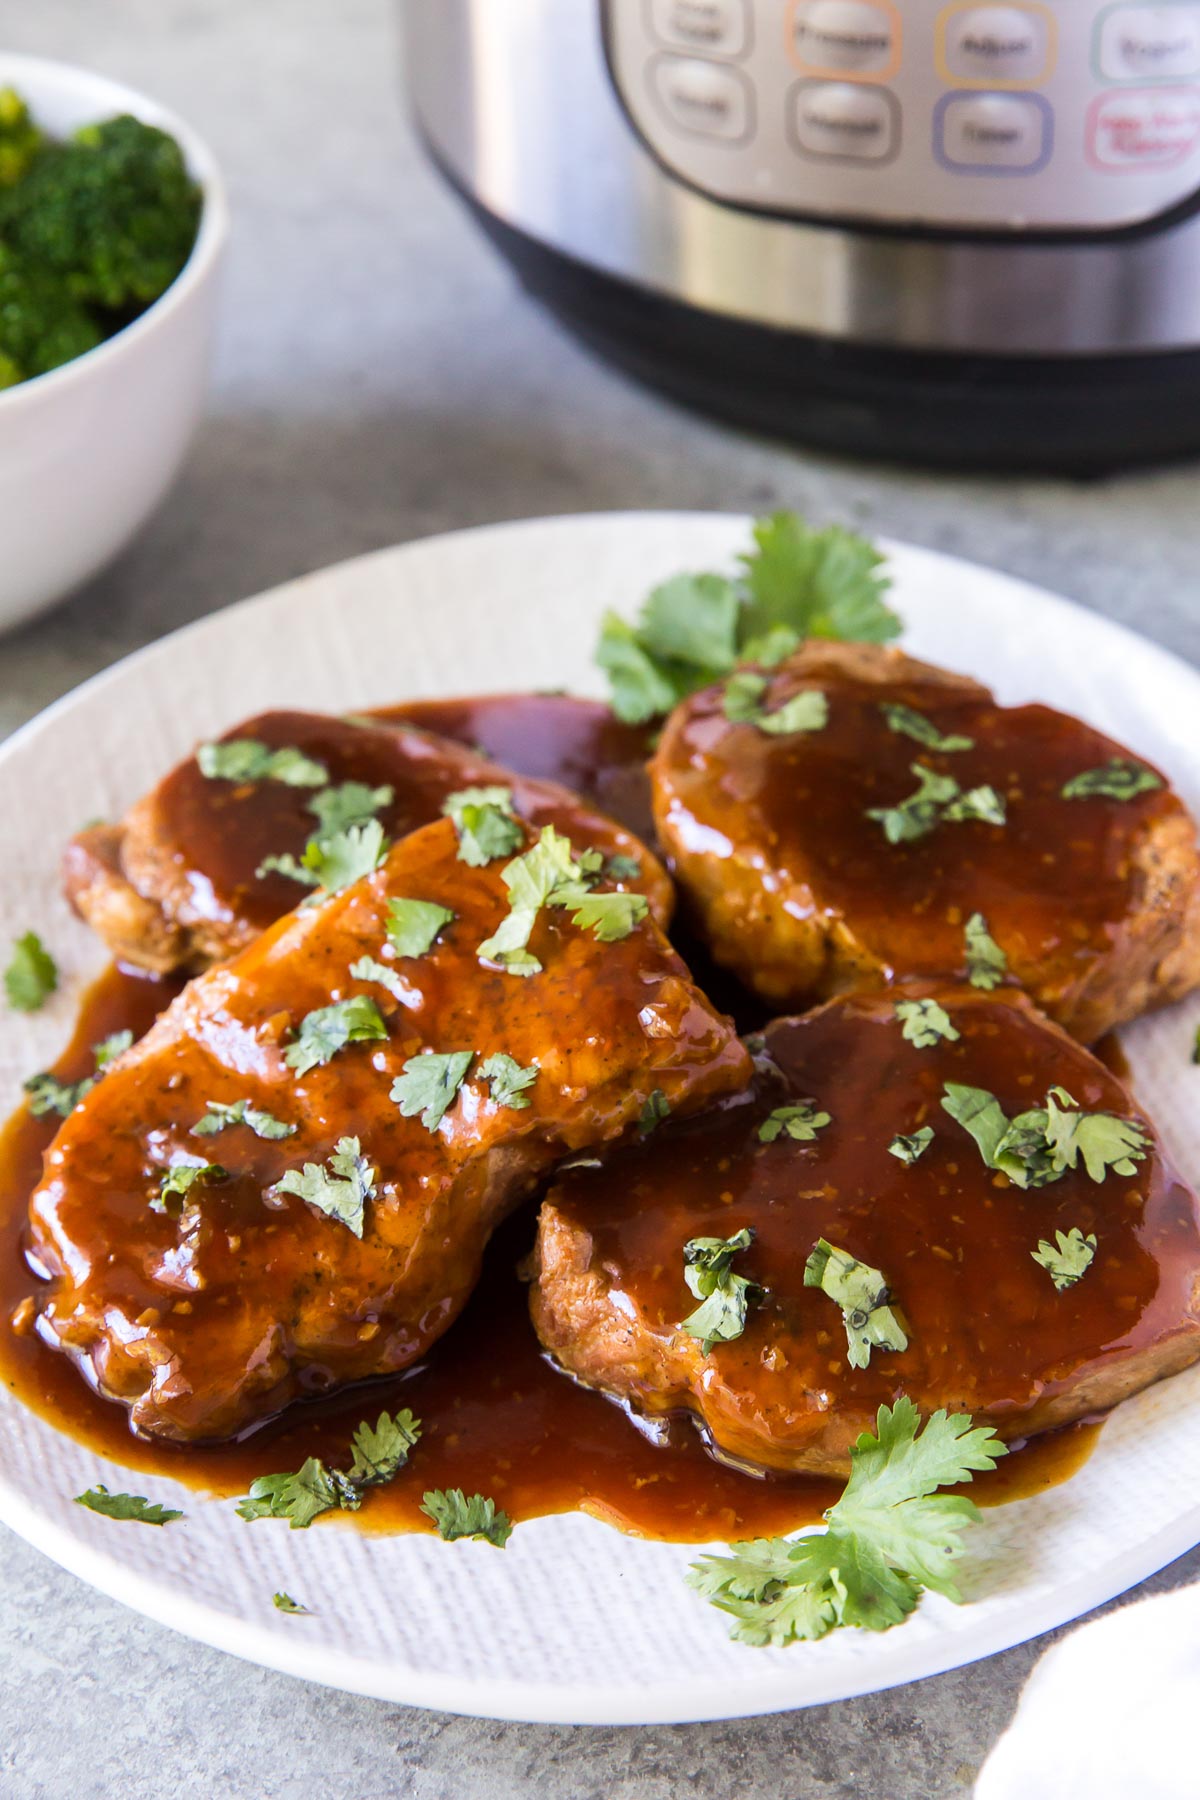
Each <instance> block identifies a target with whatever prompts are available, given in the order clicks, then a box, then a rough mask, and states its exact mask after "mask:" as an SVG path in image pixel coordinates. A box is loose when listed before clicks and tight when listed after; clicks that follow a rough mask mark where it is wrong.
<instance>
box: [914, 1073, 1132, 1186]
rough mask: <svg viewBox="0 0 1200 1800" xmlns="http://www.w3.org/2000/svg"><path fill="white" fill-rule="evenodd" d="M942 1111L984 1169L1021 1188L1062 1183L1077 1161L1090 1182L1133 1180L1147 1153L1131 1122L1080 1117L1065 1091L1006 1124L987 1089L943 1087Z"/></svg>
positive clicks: (1101, 1115) (1099, 1115)
mask: <svg viewBox="0 0 1200 1800" xmlns="http://www.w3.org/2000/svg"><path fill="white" fill-rule="evenodd" d="M942 1106H943V1108H944V1110H945V1111H946V1112H948V1113H949V1115H950V1117H951V1118H952V1119H954V1120H955V1121H956V1122H957V1123H958V1124H959V1125H961V1126H963V1128H964V1130H966V1131H968V1132H969V1133H970V1135H971V1136H972V1137H973V1138H974V1139H975V1143H976V1145H977V1147H978V1149H979V1154H980V1156H981V1157H982V1159H983V1161H984V1163H985V1164H986V1165H987V1167H988V1168H989V1169H998V1170H1000V1171H1001V1173H1002V1174H1005V1175H1007V1176H1008V1178H1009V1180H1010V1181H1011V1182H1012V1183H1013V1185H1014V1186H1015V1187H1020V1188H1038V1187H1045V1186H1047V1184H1048V1183H1050V1182H1053V1181H1059V1180H1061V1179H1062V1177H1063V1176H1064V1175H1065V1174H1066V1173H1067V1170H1068V1169H1074V1168H1075V1167H1076V1166H1077V1163H1078V1160H1079V1158H1080V1157H1081V1156H1082V1158H1083V1164H1084V1168H1085V1169H1086V1170H1087V1173H1088V1174H1089V1175H1090V1176H1091V1178H1092V1180H1093V1181H1096V1182H1101V1181H1103V1180H1104V1178H1105V1176H1106V1175H1107V1173H1108V1171H1109V1169H1112V1171H1113V1172H1114V1174H1117V1175H1127V1176H1128V1175H1133V1174H1135V1173H1136V1172H1137V1164H1138V1163H1139V1162H1141V1161H1142V1159H1143V1158H1144V1157H1145V1155H1146V1153H1147V1151H1148V1149H1149V1147H1150V1140H1149V1138H1148V1137H1147V1136H1146V1133H1145V1132H1144V1131H1143V1130H1142V1128H1141V1126H1140V1125H1138V1124H1137V1123H1136V1122H1135V1121H1134V1120H1133V1119H1122V1118H1119V1117H1118V1116H1117V1115H1116V1114H1115V1113H1105V1112H1096V1113H1085V1112H1081V1111H1080V1110H1079V1109H1078V1108H1077V1107H1076V1105H1075V1102H1074V1100H1072V1098H1071V1096H1070V1094H1068V1093H1067V1091H1066V1089H1065V1088H1051V1090H1050V1092H1049V1094H1048V1095H1047V1096H1046V1104H1045V1105H1044V1106H1041V1107H1034V1108H1031V1109H1030V1110H1029V1111H1028V1112H1023V1113H1018V1114H1017V1116H1016V1118H1015V1119H1011V1120H1010V1119H1009V1118H1008V1117H1007V1115H1006V1114H1005V1112H1004V1109H1003V1107H1002V1106H1001V1105H1000V1102H999V1101H998V1100H997V1098H996V1096H995V1095H994V1094H991V1093H989V1092H988V1091H987V1089H986V1088H973V1087H963V1086H961V1085H959V1084H958V1083H957V1082H947V1084H946V1089H945V1093H944V1094H943V1097H942Z"/></svg>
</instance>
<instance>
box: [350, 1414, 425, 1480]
mask: <svg viewBox="0 0 1200 1800" xmlns="http://www.w3.org/2000/svg"><path fill="white" fill-rule="evenodd" d="M420 1435H421V1425H420V1421H419V1420H417V1419H415V1418H414V1417H413V1415H412V1413H411V1412H410V1411H409V1409H408V1407H407V1406H404V1407H401V1409H400V1411H399V1412H397V1413H386V1412H382V1413H380V1415H379V1418H378V1419H377V1420H376V1422H375V1424H374V1425H372V1424H371V1422H370V1420H369V1419H364V1420H363V1422H362V1424H361V1425H359V1426H358V1427H357V1428H356V1430H355V1432H354V1435H353V1437H352V1438H351V1440H350V1448H351V1450H352V1451H353V1456H352V1457H351V1461H350V1471H349V1475H348V1477H347V1479H348V1480H350V1481H352V1482H353V1483H354V1485H355V1486H356V1487H359V1488H363V1487H376V1486H378V1485H379V1484H380V1483H381V1482H385V1481H390V1480H391V1479H392V1477H393V1475H395V1474H396V1473H397V1472H398V1471H399V1470H400V1469H402V1468H403V1467H404V1465H405V1463H406V1462H407V1461H408V1458H409V1454H410V1452H411V1451H412V1450H413V1449H414V1448H415V1446H416V1443H417V1440H418V1438H419V1437H420Z"/></svg>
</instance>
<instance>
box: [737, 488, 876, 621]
mask: <svg viewBox="0 0 1200 1800" xmlns="http://www.w3.org/2000/svg"><path fill="white" fill-rule="evenodd" d="M753 535H754V545H755V547H754V549H753V550H752V551H751V552H750V553H749V555H747V556H744V557H742V559H741V561H742V565H743V569H744V576H743V580H744V588H745V600H744V604H743V610H742V615H741V622H742V627H743V630H744V631H745V633H746V635H747V636H754V635H761V634H763V633H766V632H769V631H771V630H773V629H775V628H777V627H781V626H782V627H783V628H784V629H785V630H787V631H790V632H794V633H795V634H796V636H797V638H809V637H815V638H836V639H849V640H853V641H858V642H862V643H870V644H884V643H887V642H888V640H889V639H890V638H894V637H898V636H899V633H900V629H901V626H900V621H899V619H898V618H897V617H896V615H895V613H894V612H891V611H890V610H889V609H888V607H886V606H885V605H884V603H883V593H884V590H885V589H886V587H887V577H886V576H885V575H883V574H882V573H881V572H880V571H881V570H882V567H883V556H882V555H881V553H880V552H879V551H878V550H877V549H876V548H875V546H874V544H871V543H869V542H868V541H867V539H866V538H862V537H858V536H857V535H856V534H855V533H854V532H851V531H846V530H845V529H843V527H842V526H840V525H827V526H825V528H824V529H823V530H816V529H814V528H813V527H812V526H810V525H808V524H806V523H805V521H804V520H803V519H802V518H801V517H800V516H799V514H798V513H794V512H778V513H775V514H773V515H772V516H771V517H770V518H765V519H759V520H757V521H756V523H755V525H754V532H753Z"/></svg>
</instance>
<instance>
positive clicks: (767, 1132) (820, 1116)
mask: <svg viewBox="0 0 1200 1800" xmlns="http://www.w3.org/2000/svg"><path fill="white" fill-rule="evenodd" d="M829 1122H830V1115H829V1114H828V1113H827V1112H818V1111H817V1103H816V1101H815V1100H800V1101H796V1102H794V1103H793V1104H792V1105H790V1106H777V1107H776V1108H775V1110H774V1112H771V1113H768V1114H767V1117H766V1118H765V1119H764V1120H763V1122H762V1124H761V1125H760V1126H759V1128H758V1138H759V1142H760V1143H762V1144H773V1143H774V1142H775V1140H776V1138H777V1137H780V1136H783V1137H789V1138H792V1139H793V1140H794V1141H795V1142H796V1143H797V1144H811V1143H813V1142H814V1141H815V1140H816V1135H817V1133H818V1131H823V1130H824V1128H825V1126H826V1125H828V1124H829Z"/></svg>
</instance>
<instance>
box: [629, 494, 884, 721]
mask: <svg viewBox="0 0 1200 1800" xmlns="http://www.w3.org/2000/svg"><path fill="white" fill-rule="evenodd" d="M753 536H754V548H753V549H752V550H751V551H750V552H749V553H748V554H746V555H744V556H742V557H741V558H740V559H739V560H740V562H741V570H740V572H739V574H738V575H737V576H736V577H734V578H733V579H730V578H729V577H727V576H724V575H718V574H697V575H676V576H674V577H672V579H671V580H669V581H665V582H663V583H661V584H660V585H659V586H658V587H656V588H655V589H654V590H653V591H652V592H651V594H650V595H649V596H648V598H647V599H646V601H645V602H644V604H643V606H642V608H641V611H640V613H639V614H638V618H637V621H636V623H634V624H630V623H628V621H627V620H625V619H622V618H621V617H620V616H619V615H618V614H617V613H612V612H610V613H607V614H606V615H605V617H604V620H603V623H602V625H601V629H600V639H599V642H598V644H597V646H596V661H597V662H598V663H599V665H600V667H601V668H602V669H603V670H604V671H605V673H606V674H607V676H608V680H609V686H610V688H611V698H612V706H613V711H614V712H615V713H616V714H617V716H618V718H621V719H625V720H627V721H629V722H630V723H631V724H640V723H642V722H644V721H645V720H648V719H653V718H656V717H659V716H660V715H661V714H663V713H666V712H669V711H670V710H671V708H672V707H673V706H674V705H675V704H676V702H677V701H679V700H682V699H684V698H685V697H686V696H687V695H688V694H692V693H695V692H696V690H697V689H698V688H702V687H708V686H709V685H710V684H711V683H712V682H715V681H720V680H721V679H722V678H723V677H725V676H726V675H729V674H730V673H731V672H732V671H733V669H734V668H735V667H736V666H737V664H738V663H739V662H760V663H765V664H769V665H771V664H774V663H777V662H779V661H781V660H782V658H783V657H785V656H790V655H791V653H792V652H793V651H794V650H796V649H797V648H798V647H799V646H800V644H801V643H802V642H803V641H804V640H805V639H806V638H834V639H851V640H858V641H861V642H865V643H874V644H882V643H886V642H887V641H888V640H889V639H890V638H894V637H896V636H898V635H899V632H900V629H901V626H900V621H899V619H898V618H897V617H896V615H895V613H893V612H892V611H890V609H889V608H888V607H887V606H886V605H885V604H884V601H883V594H884V592H885V590H886V588H887V585H888V581H887V577H886V575H885V574H884V573H883V567H882V565H883V557H882V555H881V553H880V552H879V551H878V550H877V549H876V548H875V546H874V545H873V544H871V543H869V542H868V541H867V540H866V539H865V538H862V537H858V536H857V535H856V534H855V533H853V532H850V531H846V530H844V529H843V527H841V526H840V525H829V526H826V527H824V529H816V528H814V527H812V526H810V525H808V524H807V523H806V522H805V520H804V519H802V518H801V517H800V516H799V514H798V513H794V512H779V513H775V514H773V515H772V516H771V517H769V518H763V519H759V520H758V521H757V522H756V523H755V525H754V529H753ZM788 729H792V727H788ZM807 729H811V727H807Z"/></svg>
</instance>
